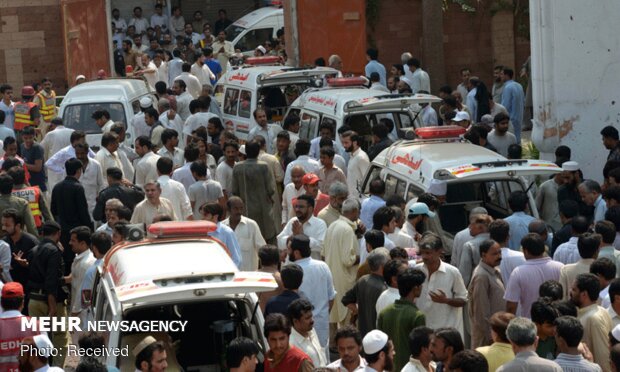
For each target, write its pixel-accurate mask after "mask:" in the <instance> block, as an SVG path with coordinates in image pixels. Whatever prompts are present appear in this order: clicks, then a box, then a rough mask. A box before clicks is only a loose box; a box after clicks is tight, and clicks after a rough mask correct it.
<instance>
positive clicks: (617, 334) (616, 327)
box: [611, 324, 620, 340]
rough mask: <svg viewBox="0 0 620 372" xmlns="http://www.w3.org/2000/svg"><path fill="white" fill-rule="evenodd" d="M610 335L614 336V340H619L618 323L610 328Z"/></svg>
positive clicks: (619, 328) (619, 325)
mask: <svg viewBox="0 0 620 372" xmlns="http://www.w3.org/2000/svg"><path fill="white" fill-rule="evenodd" d="M611 335H612V336H614V338H615V339H616V340H620V324H618V325H617V326H615V327H614V329H612V330H611Z"/></svg>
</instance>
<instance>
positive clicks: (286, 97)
mask: <svg viewBox="0 0 620 372" xmlns="http://www.w3.org/2000/svg"><path fill="white" fill-rule="evenodd" d="M337 74H338V70H335V69H333V68H330V67H315V68H305V67H299V68H297V67H287V66H282V65H281V64H280V58H279V57H277V56H265V57H252V58H246V60H245V64H244V65H243V66H241V67H237V68H233V69H231V70H229V71H227V72H226V73H225V74H224V75H223V76H222V77H221V78H220V80H218V83H217V85H216V86H215V97H216V99H217V101H218V103H219V104H220V107H221V109H222V118H223V119H224V123H223V124H224V126H225V127H226V129H229V130H234V131H235V134H236V135H237V136H238V137H239V138H241V139H242V140H245V139H246V138H247V135H248V133H249V132H250V130H251V129H252V128H253V127H254V126H255V125H257V124H256V121H255V120H254V116H253V113H254V110H256V109H257V108H259V107H261V108H263V109H265V111H266V112H267V120H268V122H269V125H270V126H272V127H273V126H275V125H279V123H280V122H281V121H282V119H283V117H284V113H285V112H286V110H287V109H288V107H289V106H290V104H291V103H293V101H295V99H296V98H297V97H299V95H300V94H301V93H303V92H304V91H305V90H306V89H308V88H310V87H320V86H323V84H324V81H325V78H327V77H333V76H336V75H337ZM276 129H277V128H274V130H276Z"/></svg>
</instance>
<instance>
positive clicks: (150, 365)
mask: <svg viewBox="0 0 620 372" xmlns="http://www.w3.org/2000/svg"><path fill="white" fill-rule="evenodd" d="M131 353H132V354H133V355H134V356H135V357H136V360H135V365H136V372H140V371H142V372H147V371H149V372H150V371H152V372H157V371H165V370H166V368H168V362H167V360H168V355H167V354H166V346H165V344H164V342H163V341H157V340H156V339H155V337H153V336H146V337H145V338H143V339H142V341H140V342H139V343H138V344H137V345H136V346H135V347H134V348H133V350H131Z"/></svg>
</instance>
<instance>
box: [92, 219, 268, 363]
mask: <svg viewBox="0 0 620 372" xmlns="http://www.w3.org/2000/svg"><path fill="white" fill-rule="evenodd" d="M215 229H216V225H215V224H213V223H211V222H207V221H185V222H159V223H154V224H152V225H150V226H149V227H148V235H147V236H148V237H147V238H146V239H141V240H138V241H127V242H123V243H120V244H117V245H116V246H114V247H112V248H111V249H110V251H108V253H107V254H106V256H105V258H104V259H103V264H102V266H101V267H100V268H99V272H98V273H97V275H96V278H95V284H94V288H93V294H92V296H91V298H92V303H91V308H92V309H93V313H94V314H93V315H94V320H95V321H104V322H111V324H121V323H122V322H127V321H138V322H140V321H163V322H164V323H162V324H173V323H171V322H175V323H174V324H177V327H176V329H172V327H171V329H169V330H166V329H161V330H159V331H138V332H136V331H126V332H123V331H122V330H114V329H111V330H110V331H109V332H104V336H105V339H106V341H107V345H106V346H107V347H108V348H121V349H122V348H128V350H129V357H126V356H115V355H110V356H108V357H107V359H106V364H107V365H113V366H116V367H118V368H120V370H121V371H134V370H135V366H133V361H134V358H133V355H131V350H132V349H133V348H134V347H135V346H136V345H137V344H138V343H139V342H140V341H141V340H142V339H144V337H146V336H148V335H151V336H153V337H155V338H156V339H157V340H164V341H166V347H167V355H168V369H167V370H168V371H182V370H184V371H194V370H195V371H198V370H200V371H203V370H204V371H219V370H224V369H223V368H224V366H223V364H222V362H223V361H224V360H225V352H226V345H227V344H228V342H230V341H231V340H232V339H233V338H235V337H238V336H245V337H248V338H250V339H252V340H256V341H257V344H258V345H259V349H260V354H259V355H258V358H259V360H260V361H262V360H264V354H265V352H266V350H267V343H266V341H265V339H264V337H263V331H262V330H263V323H264V319H263V315H262V313H261V310H260V308H259V303H258V297H257V295H256V293H258V292H266V291H273V290H274V289H276V288H277V283H276V281H275V279H274V277H273V275H271V274H269V273H262V272H242V271H239V270H238V269H237V267H236V266H235V264H234V263H233V261H232V259H231V257H230V253H229V251H228V249H227V248H226V246H225V245H224V244H223V243H222V242H220V241H219V240H217V239H215V238H211V237H209V236H208V235H207V234H208V233H209V232H212V231H215ZM129 235H131V232H130V234H129ZM138 235H140V234H138ZM179 322H186V323H185V326H184V328H183V330H179V327H178V325H179V324H181V323H179ZM82 330H83V331H84V329H82Z"/></svg>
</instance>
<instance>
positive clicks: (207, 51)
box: [202, 47, 222, 86]
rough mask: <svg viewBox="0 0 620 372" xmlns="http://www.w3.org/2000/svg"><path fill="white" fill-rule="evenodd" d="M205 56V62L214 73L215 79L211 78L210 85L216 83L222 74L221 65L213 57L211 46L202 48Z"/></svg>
mask: <svg viewBox="0 0 620 372" xmlns="http://www.w3.org/2000/svg"><path fill="white" fill-rule="evenodd" d="M202 53H203V54H204V56H205V57H206V58H205V64H206V65H207V66H208V67H209V69H210V70H211V72H212V73H213V75H215V79H211V85H213V86H215V83H217V79H219V78H220V76H221V75H222V66H220V62H219V61H218V60H217V59H214V58H213V48H211V47H206V48H204V49H203V50H202Z"/></svg>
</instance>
